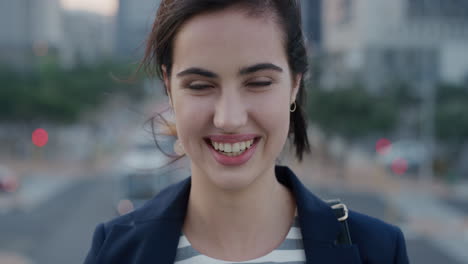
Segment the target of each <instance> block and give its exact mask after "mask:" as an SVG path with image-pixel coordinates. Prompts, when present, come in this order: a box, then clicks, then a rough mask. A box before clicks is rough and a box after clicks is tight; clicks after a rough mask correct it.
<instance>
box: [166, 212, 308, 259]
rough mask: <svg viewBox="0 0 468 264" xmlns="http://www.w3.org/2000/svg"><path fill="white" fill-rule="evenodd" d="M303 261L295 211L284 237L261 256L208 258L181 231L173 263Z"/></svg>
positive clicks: (303, 252)
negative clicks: (235, 258) (246, 258)
mask: <svg viewBox="0 0 468 264" xmlns="http://www.w3.org/2000/svg"><path fill="white" fill-rule="evenodd" d="M305 261H306V258H305V251H304V246H303V244H302V234H301V229H300V226H299V218H298V216H297V211H296V216H295V217H294V223H293V225H292V226H291V228H290V229H289V232H288V235H287V236H286V239H285V240H284V241H283V242H282V243H281V245H279V246H278V247H277V248H276V249H275V250H273V251H271V252H270V253H268V254H266V255H265V256H263V257H259V258H256V259H252V260H248V261H242V262H232V261H224V260H219V259H214V258H210V257H208V256H205V255H203V254H201V253H200V252H198V251H197V250H196V249H194V248H193V247H192V245H191V244H190V242H189V241H188V239H187V237H186V236H185V235H184V234H183V233H182V234H181V236H180V239H179V245H178V246H177V254H176V259H175V264H237V263H255V264H270V263H284V264H304V263H305Z"/></svg>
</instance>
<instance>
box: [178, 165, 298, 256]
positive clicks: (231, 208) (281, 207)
mask: <svg viewBox="0 0 468 264" xmlns="http://www.w3.org/2000/svg"><path fill="white" fill-rule="evenodd" d="M294 209H295V201H294V198H293V196H292V194H291V193H290V192H289V190H288V189H287V188H286V187H285V186H283V185H282V184H281V183H279V182H278V181H277V179H276V177H275V171H274V166H273V167H272V168H270V169H268V170H267V171H265V173H263V175H258V176H257V177H256V179H255V181H254V182H252V183H251V184H250V185H249V186H247V187H245V188H243V189H241V190H235V191H233V190H228V191H227V190H223V189H220V188H219V187H217V186H215V185H214V184H212V183H210V181H209V179H208V177H207V176H205V175H202V174H196V171H194V170H193V169H192V185H191V191H190V197H189V204H188V210H187V217H186V220H185V223H184V233H185V234H186V236H187V237H188V238H189V239H190V241H191V243H192V246H194V247H195V246H196V245H195V242H198V245H199V251H200V252H202V253H203V250H205V251H206V252H210V253H211V252H214V253H213V254H212V255H216V254H218V253H219V255H218V256H224V257H228V253H226V252H229V253H232V254H235V253H233V252H238V253H239V254H241V252H242V254H246V252H249V249H252V248H253V249H259V248H262V246H259V245H263V248H264V249H263V251H266V252H269V250H272V249H274V248H275V247H276V246H278V245H279V243H280V242H282V241H283V239H284V237H285V235H286V234H287V232H288V230H289V228H290V226H291V224H292V221H293V218H294ZM268 241H269V242H268ZM278 242H279V243H278ZM268 243H270V245H269V246H264V245H268ZM213 245H214V246H213ZM265 247H266V248H265ZM209 248H212V250H210V249H209ZM260 251H262V250H260ZM222 252H225V253H226V254H223V253H222ZM251 254H252V255H256V254H258V255H261V254H262V253H261V252H255V253H254V252H252V253H251ZM231 256H232V255H231ZM244 256H245V255H244ZM234 258H236V257H234Z"/></svg>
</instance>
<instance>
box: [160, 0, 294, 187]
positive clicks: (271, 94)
mask: <svg viewBox="0 0 468 264" xmlns="http://www.w3.org/2000/svg"><path fill="white" fill-rule="evenodd" d="M173 51H174V52H173V54H174V55H173V66H172V71H171V72H172V74H171V76H167V74H164V75H165V77H164V81H165V84H166V88H168V92H169V95H170V98H171V104H172V106H173V109H174V114H175V119H176V127H177V135H178V137H179V139H180V141H181V143H182V145H183V147H184V149H185V153H186V154H187V155H188V156H189V158H190V160H191V169H192V177H201V178H202V179H201V180H203V181H206V182H210V183H212V184H214V185H216V186H217V187H219V188H222V189H230V190H234V189H239V188H244V187H246V186H248V185H249V184H251V183H252V182H254V181H255V180H256V179H257V178H259V177H262V175H266V174H268V173H269V172H273V169H274V165H275V160H276V158H277V157H278V155H279V153H280V152H281V150H282V148H283V146H284V143H285V141H286V138H287V135H288V129H289V122H290V120H289V118H290V112H289V107H290V104H291V103H292V102H293V101H294V100H295V97H296V93H297V89H298V87H299V80H300V78H301V76H300V75H296V76H292V75H291V73H290V69H289V66H288V61H287V57H286V52H285V47H284V41H283V33H282V31H281V27H280V26H279V25H278V24H277V22H275V20H274V19H273V18H272V17H271V15H266V16H265V17H261V18H259V17H250V16H247V15H246V13H245V12H244V11H241V10H240V9H238V8H228V9H226V10H223V11H218V12H212V13H207V14H202V15H198V16H195V17H194V18H192V19H190V20H188V21H187V22H186V23H185V24H184V25H183V26H182V27H181V28H180V30H179V32H178V33H177V35H176V38H175V42H174V47H173ZM164 72H165V71H164Z"/></svg>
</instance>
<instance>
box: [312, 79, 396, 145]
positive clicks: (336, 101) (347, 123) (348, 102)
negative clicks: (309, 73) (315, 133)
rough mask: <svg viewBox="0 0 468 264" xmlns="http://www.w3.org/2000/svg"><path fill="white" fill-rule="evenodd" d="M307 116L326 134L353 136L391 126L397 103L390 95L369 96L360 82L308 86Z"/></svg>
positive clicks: (380, 130)
mask: <svg viewBox="0 0 468 264" xmlns="http://www.w3.org/2000/svg"><path fill="white" fill-rule="evenodd" d="M308 99H309V101H308V115H309V118H310V119H311V120H312V121H313V122H315V123H317V124H318V125H319V126H320V127H321V128H322V129H323V130H324V131H325V132H326V133H327V134H329V135H330V134H338V135H341V136H343V137H345V138H347V139H351V140H352V139H354V138H357V137H360V136H365V135H368V134H369V133H373V132H380V133H385V132H389V131H391V129H393V128H394V126H395V124H396V121H397V119H398V114H399V112H398V111H399V110H398V105H396V104H395V100H394V99H393V98H392V97H390V98H389V97H388V96H386V95H380V96H377V95H371V94H370V93H369V92H367V91H366V90H365V89H364V88H363V87H362V86H360V85H353V86H351V87H340V88H336V89H332V90H323V89H318V88H316V87H314V88H313V89H309V98H308Z"/></svg>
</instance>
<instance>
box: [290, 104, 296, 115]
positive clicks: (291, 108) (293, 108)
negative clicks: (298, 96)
mask: <svg viewBox="0 0 468 264" xmlns="http://www.w3.org/2000/svg"><path fill="white" fill-rule="evenodd" d="M296 108H297V105H296V101H294V102H293V103H292V104H291V107H290V108H289V112H291V113H293V112H294V111H296Z"/></svg>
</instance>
